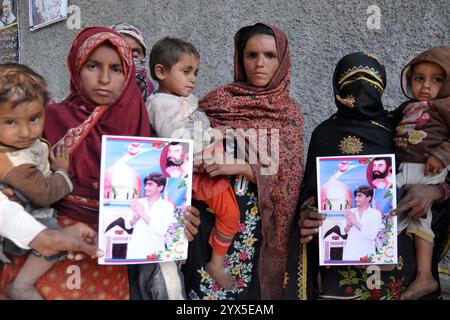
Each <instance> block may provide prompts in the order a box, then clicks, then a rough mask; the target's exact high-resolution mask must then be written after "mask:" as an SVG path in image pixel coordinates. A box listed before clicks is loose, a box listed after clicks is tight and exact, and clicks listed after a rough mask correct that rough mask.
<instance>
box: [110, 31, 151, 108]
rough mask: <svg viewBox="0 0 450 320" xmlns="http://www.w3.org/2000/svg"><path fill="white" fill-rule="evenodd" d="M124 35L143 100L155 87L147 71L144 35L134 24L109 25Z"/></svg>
mask: <svg viewBox="0 0 450 320" xmlns="http://www.w3.org/2000/svg"><path fill="white" fill-rule="evenodd" d="M111 29H113V30H116V31H117V32H119V33H120V34H121V35H123V36H124V38H125V40H127V42H128V44H129V45H130V47H131V51H132V53H133V61H134V66H135V68H136V81H137V84H138V87H139V89H141V92H142V98H144V101H146V100H147V98H148V97H149V96H150V95H151V94H152V93H153V91H155V87H154V86H153V84H152V83H151V81H150V78H149V72H148V59H147V51H148V50H147V45H146V44H145V41H144V35H143V34H142V32H141V31H140V30H139V29H138V28H136V27H135V26H133V25H131V24H128V23H116V24H114V25H112V26H111Z"/></svg>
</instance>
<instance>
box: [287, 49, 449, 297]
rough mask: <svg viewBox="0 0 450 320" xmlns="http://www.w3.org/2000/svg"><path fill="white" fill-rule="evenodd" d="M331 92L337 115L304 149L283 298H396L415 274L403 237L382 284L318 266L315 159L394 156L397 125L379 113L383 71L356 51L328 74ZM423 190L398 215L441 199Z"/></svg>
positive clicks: (357, 272) (352, 271)
mask: <svg viewBox="0 0 450 320" xmlns="http://www.w3.org/2000/svg"><path fill="white" fill-rule="evenodd" d="M333 88H334V95H335V102H336V106H337V109H338V111H337V113H335V114H334V115H332V116H331V117H330V118H329V119H328V120H326V121H324V122H323V123H321V124H320V125H319V126H318V127H317V128H316V129H315V130H314V132H313V134H312V137H311V141H310V145H309V150H308V157H307V163H306V169H305V175H304V180H303V185H302V188H301V190H302V191H301V194H300V200H299V210H298V214H299V219H300V220H299V228H296V230H295V231H294V235H293V237H292V240H291V246H290V252H289V259H288V267H287V273H286V279H285V290H284V298H285V299H317V298H319V299H397V298H398V297H399V295H400V292H401V290H402V289H403V288H405V287H407V286H408V285H409V283H411V281H412V280H413V279H414V272H415V260H414V251H413V242H412V241H411V239H410V238H408V237H407V236H406V235H405V234H404V233H402V234H400V235H399V237H398V264H397V265H396V266H395V267H394V268H393V269H392V268H391V269H392V270H389V271H385V272H381V279H380V280H381V281H382V282H381V285H375V284H374V281H373V280H371V278H370V276H371V274H370V273H367V269H365V268H363V267H358V266H340V267H331V268H330V267H319V265H318V261H319V256H318V244H317V242H318V241H317V238H315V237H314V235H315V234H317V232H318V229H317V227H319V226H320V225H321V223H322V221H321V220H323V219H324V216H322V215H320V214H318V213H317V212H316V211H317V209H315V208H317V202H316V199H317V195H316V193H317V176H316V157H323V156H347V155H364V154H388V153H394V146H393V140H392V138H393V133H394V131H395V125H396V123H397V122H398V121H399V119H398V117H397V115H396V113H395V112H394V113H391V114H388V112H387V111H386V110H385V109H384V108H383V104H382V101H381V96H382V94H383V92H384V89H385V88H386V71H385V68H384V66H383V65H382V64H381V63H380V62H379V61H378V59H377V58H376V57H375V56H374V55H372V54H366V53H362V52H358V53H353V54H349V55H346V56H345V57H343V58H342V59H341V60H340V61H339V63H338V64H337V66H336V69H335V72H334V75H333ZM422 187H423V186H415V188H421V189H420V191H421V193H420V194H419V195H418V197H416V198H415V202H409V204H408V205H407V206H405V205H404V204H402V203H400V204H399V210H398V211H400V210H403V211H407V210H408V209H410V208H411V207H412V206H414V205H416V204H417V203H418V202H417V201H430V202H429V203H430V204H431V203H432V201H433V200H438V199H439V200H440V199H441V193H440V192H439V188H435V187H433V186H431V188H428V187H425V188H422ZM415 190H418V189H415ZM415 190H410V191H408V194H409V195H407V196H409V197H410V196H411V194H413V193H414V194H415ZM425 195H426V199H425V198H424V197H425ZM420 204H423V203H422V202H420ZM413 209H416V208H413ZM441 211H444V210H441ZM311 240H312V241H311ZM372 272H373V271H372ZM368 278H369V281H368Z"/></svg>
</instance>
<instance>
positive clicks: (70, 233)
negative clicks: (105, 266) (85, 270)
mask: <svg viewBox="0 0 450 320" xmlns="http://www.w3.org/2000/svg"><path fill="white" fill-rule="evenodd" d="M96 236H97V233H96V232H95V231H94V230H92V229H91V228H90V227H88V226H87V225H85V224H84V223H77V224H75V225H73V226H70V227H68V228H65V229H60V230H51V229H45V230H43V231H41V232H40V233H39V234H38V235H37V236H36V237H35V238H34V239H33V240H32V241H31V242H30V244H29V246H30V247H31V248H32V249H34V250H36V251H38V252H39V253H40V254H42V255H44V256H46V257H49V256H53V255H56V254H57V253H59V252H61V251H69V258H72V259H74V260H81V259H82V258H83V257H84V256H83V255H81V254H79V253H80V252H84V253H85V254H87V255H88V256H90V257H91V258H92V259H95V258H97V257H102V256H103V252H102V251H101V250H99V249H98V248H97V244H96Z"/></svg>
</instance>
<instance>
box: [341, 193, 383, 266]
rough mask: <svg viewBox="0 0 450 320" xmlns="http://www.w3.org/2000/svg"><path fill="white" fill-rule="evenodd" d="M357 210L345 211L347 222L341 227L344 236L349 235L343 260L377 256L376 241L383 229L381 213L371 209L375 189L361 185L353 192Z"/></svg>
mask: <svg viewBox="0 0 450 320" xmlns="http://www.w3.org/2000/svg"><path fill="white" fill-rule="evenodd" d="M353 194H354V197H355V208H351V209H347V210H345V211H344V212H345V221H344V224H343V225H341V230H342V231H343V234H347V241H346V244H345V247H344V252H343V257H342V259H343V260H345V261H359V260H360V259H361V258H363V257H365V256H368V255H371V254H375V253H376V248H375V245H376V243H375V239H376V238H377V235H378V232H379V231H380V230H381V229H382V228H383V222H382V216H381V213H380V212H379V211H378V210H376V209H373V208H372V207H371V202H372V199H373V189H372V188H371V187H369V186H367V185H361V186H359V187H357V188H356V189H355V190H354V191H353Z"/></svg>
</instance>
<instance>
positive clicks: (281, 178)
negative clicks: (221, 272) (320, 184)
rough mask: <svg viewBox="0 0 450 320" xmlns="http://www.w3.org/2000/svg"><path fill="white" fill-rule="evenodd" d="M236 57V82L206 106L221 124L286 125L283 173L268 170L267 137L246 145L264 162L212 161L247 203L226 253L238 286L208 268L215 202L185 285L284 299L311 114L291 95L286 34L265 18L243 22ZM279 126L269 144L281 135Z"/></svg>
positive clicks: (201, 294) (211, 168) (196, 294)
mask: <svg viewBox="0 0 450 320" xmlns="http://www.w3.org/2000/svg"><path fill="white" fill-rule="evenodd" d="M234 62H235V66H234V82H233V83H231V84H227V85H224V86H221V87H219V88H217V89H216V90H213V91H212V92H210V93H209V94H208V95H207V96H206V97H205V98H204V99H203V100H202V101H201V102H200V107H201V108H202V109H203V110H204V111H205V112H206V114H207V115H208V116H209V117H210V120H211V123H212V125H213V126H228V127H231V128H233V129H243V130H247V132H249V131H250V129H255V130H264V129H267V132H271V130H270V129H271V128H272V129H277V130H279V141H280V145H279V146H277V147H279V162H278V163H277V165H278V164H279V167H278V171H277V172H276V173H267V172H265V171H268V170H266V169H268V166H270V165H271V164H272V165H273V164H274V163H273V162H272V163H270V160H273V159H269V161H268V159H267V158H266V157H263V156H262V153H261V152H260V151H261V149H264V150H263V151H266V150H265V147H266V145H265V144H264V141H263V140H262V139H260V141H259V143H260V147H262V148H260V149H257V148H256V147H257V146H256V145H253V144H252V142H250V145H249V146H248V147H249V148H248V150H246V151H247V155H248V154H250V153H251V152H252V150H258V152H259V153H258V161H257V163H256V164H253V163H250V164H248V163H246V164H212V165H207V166H204V168H203V169H204V171H205V172H206V173H208V174H209V175H210V176H211V177H215V176H220V175H230V176H232V178H231V184H232V186H233V188H234V190H235V194H236V199H237V202H238V204H239V207H240V210H241V227H240V230H239V232H238V233H237V234H236V235H235V238H234V241H233V243H232V245H231V246H230V249H229V251H228V255H227V257H226V260H225V264H226V267H227V270H228V272H229V273H230V274H231V275H232V276H233V277H234V278H235V279H236V288H234V289H232V290H225V289H223V288H221V287H220V286H219V285H217V284H216V283H215V282H214V281H213V280H212V278H210V277H209V276H208V274H207V272H206V271H205V269H204V266H205V263H206V262H207V261H209V258H210V255H211V248H210V247H209V246H208V237H209V233H210V231H211V229H212V227H213V225H214V221H213V219H214V217H213V215H210V214H205V212H206V210H207V208H206V206H205V205H203V206H201V204H199V208H200V209H203V210H201V212H202V213H203V216H202V224H201V229H200V232H199V233H200V235H199V236H197V237H196V238H195V239H194V242H193V243H192V244H191V246H190V250H189V255H188V260H187V263H186V265H185V267H184V274H185V284H186V289H187V293H188V297H189V298H191V299H261V298H262V299H279V298H281V293H282V284H283V276H284V266H285V263H286V259H287V239H288V238H289V236H290V234H289V231H290V230H291V222H292V218H293V216H294V211H295V206H296V203H297V198H298V192H299V186H300V183H301V180H302V159H303V119H302V116H301V114H300V109H299V106H298V104H297V103H296V102H295V101H294V100H293V99H291V98H290V97H289V90H290V67H291V61H290V53H289V48H288V41H287V38H286V35H285V34H284V33H283V32H282V31H280V30H279V29H278V28H276V27H274V26H270V25H265V24H256V25H254V26H249V27H245V28H242V29H241V30H239V31H238V32H237V34H236V36H235V57H234ZM260 132H264V131H260ZM274 132H275V131H272V133H271V135H270V136H269V141H268V142H267V145H270V143H271V142H272V143H276V142H277V141H278V140H276V138H277V137H276V132H275V133H274ZM250 140H251V139H250ZM228 151H229V150H228ZM246 161H247V162H248V161H249V159H248V158H246ZM234 163H235V162H234Z"/></svg>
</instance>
